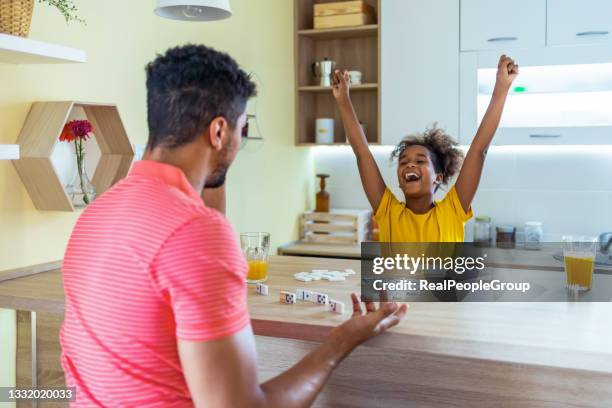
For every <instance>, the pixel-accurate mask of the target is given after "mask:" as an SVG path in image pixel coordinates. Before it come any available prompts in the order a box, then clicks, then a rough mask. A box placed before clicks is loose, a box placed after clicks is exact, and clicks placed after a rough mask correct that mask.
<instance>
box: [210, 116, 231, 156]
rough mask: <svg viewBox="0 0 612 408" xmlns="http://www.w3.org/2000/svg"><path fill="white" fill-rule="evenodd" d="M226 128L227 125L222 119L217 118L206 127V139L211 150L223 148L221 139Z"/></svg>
mask: <svg viewBox="0 0 612 408" xmlns="http://www.w3.org/2000/svg"><path fill="white" fill-rule="evenodd" d="M227 128H228V123H227V120H225V118H224V117H221V116H217V117H216V118H214V119H213V120H212V121H211V122H210V125H209V126H208V139H209V142H210V145H211V147H212V148H213V149H215V150H221V149H222V148H223V139H224V136H225V133H226V132H227Z"/></svg>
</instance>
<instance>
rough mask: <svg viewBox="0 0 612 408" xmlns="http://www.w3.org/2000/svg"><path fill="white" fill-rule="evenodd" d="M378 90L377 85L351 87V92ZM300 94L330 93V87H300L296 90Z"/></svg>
mask: <svg viewBox="0 0 612 408" xmlns="http://www.w3.org/2000/svg"><path fill="white" fill-rule="evenodd" d="M377 89H378V84H361V85H351V92H359V91H375V90H377ZM298 91H300V92H331V87H328V86H316V85H314V86H300V87H299V88H298Z"/></svg>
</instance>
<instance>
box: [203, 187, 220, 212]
mask: <svg viewBox="0 0 612 408" xmlns="http://www.w3.org/2000/svg"><path fill="white" fill-rule="evenodd" d="M202 200H204V204H206V206H207V207H210V208H214V209H215V210H217V211H219V212H220V213H221V214H224V215H225V184H223V185H222V186H221V187H217V188H204V190H202Z"/></svg>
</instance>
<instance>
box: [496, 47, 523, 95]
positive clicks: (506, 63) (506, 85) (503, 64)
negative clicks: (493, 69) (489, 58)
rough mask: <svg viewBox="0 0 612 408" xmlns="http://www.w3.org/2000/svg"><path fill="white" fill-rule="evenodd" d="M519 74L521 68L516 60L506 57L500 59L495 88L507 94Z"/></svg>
mask: <svg viewBox="0 0 612 408" xmlns="http://www.w3.org/2000/svg"><path fill="white" fill-rule="evenodd" d="M518 74H519V66H518V64H517V63H515V62H514V60H513V59H512V58H510V57H508V56H506V55H502V56H501V57H500V58H499V64H498V65H497V78H496V81H495V88H496V89H498V90H502V91H505V92H507V91H508V90H509V89H510V86H512V82H514V80H515V79H516V77H517V76H518Z"/></svg>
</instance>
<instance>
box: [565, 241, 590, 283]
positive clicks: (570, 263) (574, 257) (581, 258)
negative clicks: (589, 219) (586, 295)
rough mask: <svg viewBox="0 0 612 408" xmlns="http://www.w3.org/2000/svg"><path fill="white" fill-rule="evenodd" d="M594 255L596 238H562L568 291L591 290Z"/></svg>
mask: <svg viewBox="0 0 612 408" xmlns="http://www.w3.org/2000/svg"><path fill="white" fill-rule="evenodd" d="M596 254H597V238H595V237H585V236H571V235H567V236H564V237H563V258H564V260H565V276H566V279H567V288H568V289H571V290H577V291H580V292H582V291H587V290H589V289H591V286H592V284H593V268H594V266H595V255H596Z"/></svg>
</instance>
